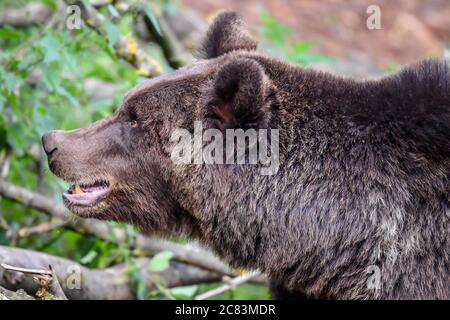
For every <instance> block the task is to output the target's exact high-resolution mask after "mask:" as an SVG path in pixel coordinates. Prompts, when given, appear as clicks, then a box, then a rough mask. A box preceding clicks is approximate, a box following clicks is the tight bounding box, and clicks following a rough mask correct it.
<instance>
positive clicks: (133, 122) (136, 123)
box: [129, 120, 138, 128]
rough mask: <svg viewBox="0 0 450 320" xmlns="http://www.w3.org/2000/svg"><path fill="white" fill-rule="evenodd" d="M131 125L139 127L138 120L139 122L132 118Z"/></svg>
mask: <svg viewBox="0 0 450 320" xmlns="http://www.w3.org/2000/svg"><path fill="white" fill-rule="evenodd" d="M129 123H130V126H131V127H132V128H136V127H137V125H138V122H137V120H130V122H129Z"/></svg>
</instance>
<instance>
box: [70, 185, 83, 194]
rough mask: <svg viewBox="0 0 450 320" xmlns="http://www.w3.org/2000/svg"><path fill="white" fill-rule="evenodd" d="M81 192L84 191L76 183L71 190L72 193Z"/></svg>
mask: <svg viewBox="0 0 450 320" xmlns="http://www.w3.org/2000/svg"><path fill="white" fill-rule="evenodd" d="M83 192H84V191H83V189H82V188H81V187H80V186H79V185H76V186H75V189H74V190H73V193H83Z"/></svg>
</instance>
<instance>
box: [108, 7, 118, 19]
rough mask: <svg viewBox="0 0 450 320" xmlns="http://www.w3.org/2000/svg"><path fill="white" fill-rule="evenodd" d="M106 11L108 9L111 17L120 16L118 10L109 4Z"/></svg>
mask: <svg viewBox="0 0 450 320" xmlns="http://www.w3.org/2000/svg"><path fill="white" fill-rule="evenodd" d="M108 11H109V13H110V14H111V16H112V17H113V18H119V17H120V15H119V12H118V11H117V9H116V8H115V7H114V6H113V5H111V4H109V5H108Z"/></svg>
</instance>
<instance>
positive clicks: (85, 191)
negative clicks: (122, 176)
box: [63, 185, 111, 206]
mask: <svg viewBox="0 0 450 320" xmlns="http://www.w3.org/2000/svg"><path fill="white" fill-rule="evenodd" d="M110 191H111V188H110V187H107V186H102V187H100V186H98V187H97V186H96V187H92V188H82V187H80V186H77V185H75V186H74V187H73V188H72V189H71V190H70V191H67V192H64V193H63V197H64V198H65V199H66V200H68V201H69V202H70V203H71V204H74V205H81V206H89V205H92V204H94V203H96V202H98V201H99V200H102V199H104V198H105V197H106V196H107V195H108V194H109V193H110Z"/></svg>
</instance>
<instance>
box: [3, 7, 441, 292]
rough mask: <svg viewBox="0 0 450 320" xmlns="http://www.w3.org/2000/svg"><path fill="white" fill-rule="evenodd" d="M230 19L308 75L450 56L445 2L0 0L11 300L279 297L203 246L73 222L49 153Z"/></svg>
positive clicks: (369, 70)
mask: <svg viewBox="0 0 450 320" xmlns="http://www.w3.org/2000/svg"><path fill="white" fill-rule="evenodd" d="M371 5H375V6H376V8H375V11H371V10H369V12H368V8H369V7H370V6H371ZM372 8H373V7H372ZM220 9H231V10H235V11H237V12H239V13H240V14H241V15H243V16H244V19H245V21H246V22H247V24H248V26H249V28H250V30H251V31H252V33H253V34H254V35H255V36H256V37H258V39H259V42H260V50H262V51H265V52H267V53H268V54H270V55H273V56H276V57H278V58H280V59H282V60H285V61H287V62H289V63H293V64H298V65H301V66H304V67H307V68H318V69H322V70H327V71H330V72H333V73H337V74H342V75H346V76H353V77H356V78H360V79H364V78H373V77H379V76H381V75H384V74H386V73H389V72H394V71H396V70H398V69H399V68H400V67H401V66H402V65H405V64H409V63H414V62H417V61H419V60H421V59H424V58H427V57H439V56H445V57H447V58H448V57H449V53H448V49H449V48H450V19H449V17H450V1H448V0H428V1H420V0H397V1H392V0H391V1H389V0H376V1H374V0H354V1H344V0H326V1H314V0H280V1H269V0H266V1H262V0H260V1H257V0H248V1H242V0H227V1H224V0H178V1H175V0H173V1H170V0H157V1H136V0H117V1H114V0H82V1H71V0H1V1H0V264H1V265H0V297H1V296H5V297H8V298H11V299H13V298H18V299H25V298H27V299H28V298H30V299H31V298H38V299H54V298H68V299H194V298H197V299H268V298H270V296H269V293H268V289H267V283H266V279H265V278H264V276H262V275H260V274H258V273H257V272H252V271H250V270H232V269H230V268H228V267H227V266H226V265H224V264H223V263H222V262H221V261H220V260H219V259H217V258H216V257H215V256H214V255H213V254H211V252H209V251H207V250H206V249H205V248H202V247H201V246H200V245H199V244H197V243H191V242H188V241H187V239H159V238H156V237H152V236H145V235H142V234H140V233H139V232H138V231H136V230H135V229H134V228H133V227H131V226H128V225H124V224H120V223H107V222H102V221H95V220H82V219H77V218H74V217H73V216H71V214H70V213H69V212H67V210H66V209H65V208H64V207H62V205H61V196H60V195H61V191H62V190H65V189H67V187H68V186H67V185H66V184H65V183H64V182H61V181H60V180H57V179H56V178H55V177H53V176H52V174H51V173H50V172H49V170H48V168H47V163H46V159H45V156H44V154H43V150H42V148H41V145H40V136H41V135H42V134H43V133H44V132H46V131H48V130H51V129H55V128H58V129H66V130H68V129H74V128H78V127H81V126H85V125H87V124H89V123H91V122H93V121H96V120H98V119H100V118H103V117H105V116H107V115H109V114H111V113H112V112H113V111H114V110H115V109H116V108H117V107H118V106H120V104H121V101H122V98H123V95H124V93H125V92H126V91H127V90H129V89H131V88H132V87H133V86H135V85H136V84H138V83H139V82H141V81H144V80H145V79H147V78H151V77H154V76H157V75H159V74H161V73H164V72H170V70H173V69H176V68H179V67H181V66H183V65H185V64H188V63H189V62H191V61H193V59H194V56H195V49H196V47H197V46H198V44H199V43H200V41H201V38H202V36H203V34H204V32H205V30H206V28H207V26H208V23H209V22H210V21H211V19H212V18H213V16H214V14H215V13H217V11H218V10H220ZM377 10H379V12H376V11H377ZM374 12H375V13H374ZM373 14H378V17H375V16H373ZM374 17H375V18H377V19H378V20H377V21H376V22H377V23H378V24H377V23H376V24H375V25H376V28H369V27H368V19H369V20H370V19H374ZM370 21H372V24H371V25H373V21H374V20H370ZM49 265H51V268H50V267H49ZM36 278H37V280H36ZM17 290H19V291H18V292H16V291H17ZM23 290H24V291H23Z"/></svg>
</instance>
